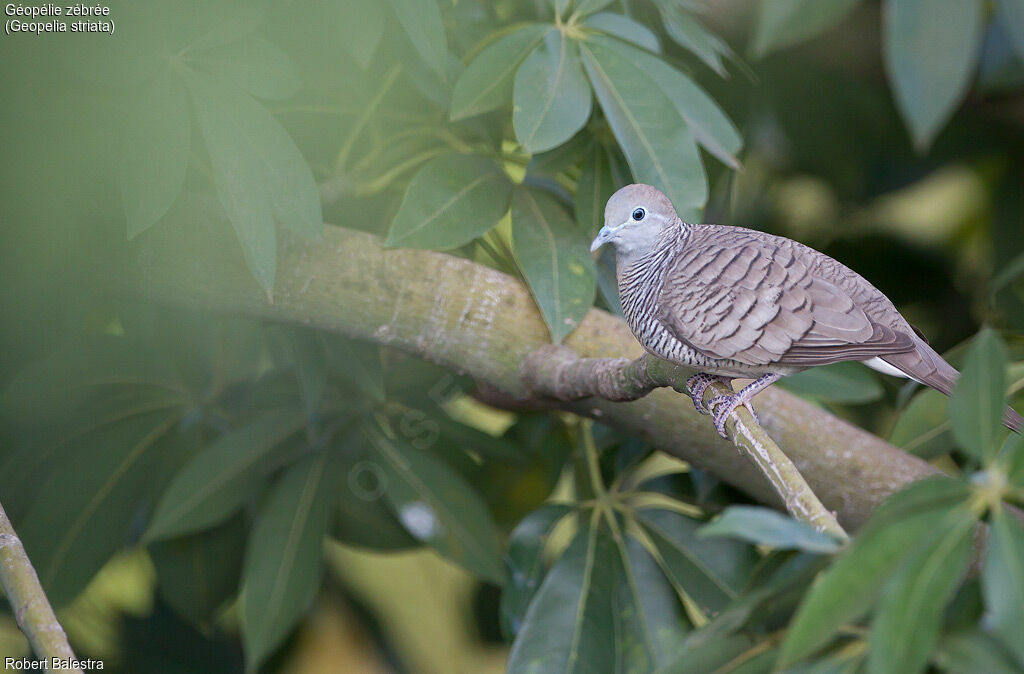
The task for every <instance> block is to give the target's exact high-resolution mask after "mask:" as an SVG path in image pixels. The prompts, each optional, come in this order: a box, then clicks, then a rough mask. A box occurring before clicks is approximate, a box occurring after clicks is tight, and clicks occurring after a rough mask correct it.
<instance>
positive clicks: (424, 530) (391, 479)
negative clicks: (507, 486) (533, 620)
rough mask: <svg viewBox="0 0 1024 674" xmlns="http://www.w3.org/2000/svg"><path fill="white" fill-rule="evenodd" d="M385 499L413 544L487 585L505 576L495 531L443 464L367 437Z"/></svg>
mask: <svg viewBox="0 0 1024 674" xmlns="http://www.w3.org/2000/svg"><path fill="white" fill-rule="evenodd" d="M371 438H372V442H373V446H374V448H375V449H376V450H377V456H378V457H379V459H380V463H379V467H380V468H381V470H382V472H383V474H384V475H385V476H386V477H387V488H386V490H385V496H386V498H387V500H388V502H389V503H390V504H391V506H392V507H393V508H394V509H395V513H396V514H397V515H398V519H399V520H401V522H402V524H403V525H405V528H406V529H407V530H408V531H409V533H411V534H412V535H413V536H414V537H415V538H416V539H418V540H420V541H422V542H424V543H426V544H428V545H430V546H431V547H433V548H434V549H435V550H437V551H438V552H439V553H441V554H442V555H444V556H445V557H447V558H448V559H450V560H452V561H453V562H455V563H456V564H459V565H460V566H462V567H463V568H465V569H466V570H468V571H470V572H471V573H474V574H476V575H477V576H478V577H480V578H484V579H486V580H488V581H490V582H492V583H495V584H499V585H500V584H501V582H502V579H503V577H504V573H503V570H502V563H501V550H500V545H499V540H498V529H497V526H496V525H495V524H494V520H493V519H492V518H491V513H490V512H489V511H488V510H487V506H486V505H485V504H484V502H483V500H482V499H481V498H480V496H479V495H478V494H477V493H476V492H475V491H474V490H473V488H472V487H471V486H469V485H468V484H466V482H465V481H464V480H463V479H462V478H461V477H459V476H458V475H457V474H455V473H454V472H453V471H452V470H451V469H450V468H449V467H448V466H447V465H446V464H444V463H442V462H441V461H439V460H437V459H435V458H434V457H433V456H431V455H430V454H429V453H427V452H424V451H421V450H418V449H414V448H412V447H410V446H409V445H407V444H405V443H404V442H400V441H394V440H390V439H388V438H385V437H383V436H381V435H380V434H379V433H376V432H372V433H371Z"/></svg>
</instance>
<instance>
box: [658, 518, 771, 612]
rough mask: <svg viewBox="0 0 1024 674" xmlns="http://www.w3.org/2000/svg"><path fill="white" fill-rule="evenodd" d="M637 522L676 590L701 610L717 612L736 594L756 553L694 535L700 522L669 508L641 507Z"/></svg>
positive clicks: (723, 541)
mask: <svg viewBox="0 0 1024 674" xmlns="http://www.w3.org/2000/svg"><path fill="white" fill-rule="evenodd" d="M639 521H640V523H641V524H642V525H643V526H644V528H645V529H646V531H647V533H648V534H649V535H650V537H651V541H652V542H653V543H654V546H655V548H656V549H657V551H658V555H659V557H660V558H661V560H660V561H661V563H662V567H663V569H664V570H665V573H666V575H668V577H669V579H670V580H672V582H673V584H674V585H675V587H676V589H677V591H682V592H685V593H686V594H687V595H688V596H689V597H690V598H691V599H693V600H694V601H695V602H697V604H698V605H699V606H700V607H701V609H702V610H704V611H720V610H722V609H723V608H724V607H725V606H726V605H727V604H728V603H729V602H730V601H732V600H733V599H735V598H736V597H737V596H738V595H739V591H740V590H741V589H742V588H743V586H744V585H745V584H746V582H747V580H748V578H749V575H750V572H751V570H752V569H753V565H754V561H755V559H756V555H755V553H754V552H753V549H752V548H750V547H749V546H747V545H745V544H742V543H739V542H737V541H730V540H724V539H723V540H707V539H700V538H698V536H697V529H698V528H699V527H700V525H701V522H699V521H698V520H693V519H690V518H689V517H687V516H686V515H682V514H680V513H677V512H672V511H670V510H645V511H643V512H642V513H640V515H639Z"/></svg>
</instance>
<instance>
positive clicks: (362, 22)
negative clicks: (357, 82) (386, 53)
mask: <svg viewBox="0 0 1024 674" xmlns="http://www.w3.org/2000/svg"><path fill="white" fill-rule="evenodd" d="M332 5H333V6H334V8H335V9H336V10H338V33H339V35H340V36H341V46H342V48H343V49H344V50H345V51H346V52H348V53H349V54H350V55H351V56H352V58H354V59H355V60H356V63H358V64H359V67H361V68H362V69H363V70H366V69H367V68H368V67H369V66H370V63H372V62H373V53H374V52H375V51H376V50H377V45H378V44H380V39H381V37H382V36H383V35H384V17H385V16H386V15H387V14H386V8H385V5H384V3H382V2H381V1H380V0H345V2H339V3H332Z"/></svg>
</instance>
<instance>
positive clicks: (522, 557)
mask: <svg viewBox="0 0 1024 674" xmlns="http://www.w3.org/2000/svg"><path fill="white" fill-rule="evenodd" d="M571 512H572V507H570V506H568V505H564V504H549V505H544V506H541V507H540V508H538V509H537V510H534V511H533V512H532V513H530V514H529V515H527V516H526V517H525V518H523V521H522V522H520V523H519V524H518V525H517V526H516V528H515V529H513V530H512V534H511V535H510V536H509V539H508V552H507V553H506V554H505V586H504V587H503V588H502V590H501V626H502V630H503V631H504V632H505V634H507V635H508V637H509V638H511V637H514V636H515V635H516V634H518V633H519V631H520V629H521V628H522V623H523V617H524V616H525V615H526V610H527V608H528V607H529V605H530V601H531V600H532V599H533V596H534V594H536V592H537V588H539V587H540V584H541V581H542V580H543V579H544V575H545V573H546V572H547V569H546V568H545V566H544V548H545V546H546V545H547V542H548V538H549V537H550V536H551V532H552V531H554V529H555V526H556V525H557V524H558V523H559V522H560V521H562V519H563V518H564V517H565V516H566V515H568V514H569V513H571Z"/></svg>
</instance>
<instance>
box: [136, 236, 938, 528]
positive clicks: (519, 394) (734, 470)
mask: <svg viewBox="0 0 1024 674" xmlns="http://www.w3.org/2000/svg"><path fill="white" fill-rule="evenodd" d="M139 239H140V241H138V243H135V244H129V245H130V246H131V248H132V253H134V255H133V256H132V257H133V258H134V259H135V264H133V265H132V267H133V269H134V272H135V273H134V274H133V275H132V276H129V277H127V278H123V279H121V281H122V283H126V284H127V285H128V287H130V288H131V289H132V290H133V291H135V292H141V293H144V294H145V295H146V296H148V297H154V298H158V299H159V298H162V299H165V300H168V301H171V302H174V303H178V304H186V305H189V306H192V307H196V308H200V307H201V308H206V309H209V310H214V311H220V312H228V313H232V314H246V315H251V316H261V317H265V318H271V319H276V320H281V321H288V322H293V323H297V324H303V325H311V326H315V327H318V328H322V329H325V330H333V331H336V332H340V333H344V334H347V335H351V336H353V337H358V338H361V339H365V340H370V341H374V342H377V343H379V344H384V345H388V346H391V347H395V348H399V349H402V350H404V351H406V352H409V353H412V354H415V355H418V356H420V357H423V358H426V359H429V360H431V361H434V362H436V363H439V364H441V365H444V366H447V367H450V368H452V369H454V370H457V371H459V372H465V373H467V374H469V375H471V376H472V377H474V378H475V379H476V380H477V381H479V382H481V383H483V384H485V385H487V386H488V387H492V388H494V389H497V390H499V391H502V392H503V393H504V394H506V395H508V396H511V397H513V398H515V399H518V400H521V401H523V402H524V403H526V402H529V403H534V404H537V405H540V406H543V407H545V408H548V409H556V408H557V409H565V410H570V411H573V412H575V413H577V414H580V415H582V416H587V417H591V418H594V419H599V420H600V421H601V422H602V423H606V424H609V425H612V426H615V427H617V428H619V429H621V430H623V431H625V432H627V433H631V434H633V435H635V436H637V437H640V438H643V439H644V440H645V441H647V442H648V443H649V444H651V445H652V446H653V447H656V448H658V449H661V450H664V451H666V452H669V453H670V454H673V455H675V456H678V457H680V458H682V459H684V460H686V461H689V462H690V463H692V464H693V465H695V466H699V467H701V468H704V469H706V470H708V471H710V472H711V473H713V474H715V475H717V476H719V477H720V478H722V479H723V480H725V481H726V482H728V483H729V484H732V485H734V486H736V487H738V488H740V489H743V490H744V491H746V492H747V493H749V494H751V495H753V496H754V497H755V498H758V499H760V500H763V501H766V502H772V503H779V499H778V497H777V496H776V495H775V493H774V491H773V490H772V488H771V487H770V486H769V485H768V483H767V482H766V481H765V480H764V478H763V477H762V475H761V473H760V471H759V470H758V469H757V467H756V466H754V465H753V464H752V463H751V462H750V461H748V460H747V459H746V458H744V457H743V456H742V455H740V454H739V453H738V452H737V451H736V450H735V448H734V447H733V446H732V445H731V444H730V443H729V442H727V441H725V440H723V439H721V438H720V437H719V436H718V433H717V432H716V431H715V429H714V427H713V426H712V425H711V424H710V423H708V421H707V418H706V417H703V416H701V415H699V414H698V413H697V412H696V411H695V410H694V409H693V405H692V404H691V403H690V401H689V399H688V398H684V397H683V396H679V395H677V394H675V393H674V392H672V391H666V390H657V391H653V392H652V393H651V394H650V395H648V396H645V397H644V398H642V399H640V400H636V401H634V402H626V403H616V402H611V401H609V400H602V399H598V398H587V399H583V400H578V401H574V402H560V401H554V400H550V399H545V400H541V399H537V398H536V397H535V398H533V399H531V398H530V395H529V393H528V391H527V389H526V387H525V386H524V384H523V382H522V379H521V377H520V370H521V367H522V364H523V361H524V359H525V358H526V357H527V356H528V355H529V354H530V352H532V351H534V350H536V349H537V348H538V347H541V346H543V345H544V344H547V343H549V342H550V336H549V334H548V331H547V328H546V327H545V325H544V322H543V320H542V319H541V317H540V314H539V313H538V311H537V309H536V307H535V306H534V303H533V300H532V298H531V297H530V294H529V292H528V291H527V290H526V288H524V287H523V285H522V284H521V283H520V282H519V281H518V280H516V279H514V278H511V277H509V276H507V275H505V274H502V273H500V272H498V271H495V270H493V269H490V268H488V267H484V266H482V265H478V264H474V263H473V262H471V261H468V260H464V259H460V258H456V257H452V256H449V255H444V254H440V253H433V252H427V251H414V250H385V249H383V248H382V247H381V243H380V240H379V239H377V238H376V237H374V236H372V235H369V234H366V233H362V232H357V231H353V230H348V229H343V228H338V227H328V228H327V229H326V232H325V234H324V238H323V240H322V241H319V242H290V243H289V245H288V246H287V247H286V250H285V251H284V252H283V253H282V255H281V256H280V259H279V264H278V272H277V279H278V280H277V285H276V287H275V289H274V302H273V303H270V302H268V300H267V297H266V294H265V293H263V292H262V290H261V289H260V288H259V287H258V286H257V285H256V283H255V282H254V281H253V280H252V277H251V276H250V274H249V272H248V271H247V270H246V268H245V266H244V263H243V262H242V255H241V252H240V250H239V248H238V244H237V242H236V241H235V239H234V236H233V233H232V232H231V231H230V230H229V229H228V228H226V227H221V226H219V225H217V226H214V223H210V222H209V221H208V220H202V219H200V218H196V219H195V221H194V222H191V221H189V220H180V221H176V222H174V226H173V227H154V228H153V229H152V230H150V231H148V232H146V233H145V234H144V235H142V236H140V237H139ZM566 346H568V347H570V348H571V349H573V350H574V351H575V352H577V353H578V354H580V355H581V356H583V357H589V358H622V357H628V358H635V357H637V356H639V355H640V354H641V351H642V350H641V349H640V347H639V345H638V344H637V342H636V340H635V339H634V338H633V336H632V334H630V332H629V330H628V328H627V327H626V326H625V324H624V323H623V321H622V320H621V319H619V318H617V317H615V316H612V315H610V314H608V313H606V312H603V311H599V310H596V309H595V310H592V311H591V312H590V313H589V314H587V316H586V318H585V319H584V320H583V321H582V323H581V325H580V326H579V328H578V329H577V330H575V331H574V332H573V333H572V334H571V335H569V337H568V338H567V340H566ZM757 407H758V415H759V417H760V420H761V424H762V425H763V427H764V428H765V430H766V431H767V432H768V434H769V435H770V436H771V438H772V439H773V440H774V441H775V442H776V443H778V444H779V445H780V446H782V447H785V448H786V452H787V454H788V455H789V457H790V458H791V459H792V460H793V463H794V464H795V465H796V467H797V468H798V469H799V471H800V473H801V474H802V475H803V476H804V477H805V478H806V480H807V482H808V484H809V485H810V486H811V488H812V489H813V490H814V493H816V494H817V495H818V497H819V498H820V499H821V501H822V502H823V503H824V504H825V506H826V507H827V508H829V509H830V510H833V511H836V512H837V513H838V517H839V521H840V522H841V523H842V524H843V525H844V526H846V527H848V528H856V527H857V526H858V525H860V524H861V523H862V522H863V521H864V520H865V519H866V518H867V516H868V515H869V514H870V513H871V511H872V510H873V509H874V507H875V506H876V505H877V504H878V503H879V502H880V501H881V500H882V499H883V498H885V497H886V496H887V495H888V494H890V493H891V492H893V491H895V490H896V489H898V488H899V487H901V486H902V485H904V484H906V483H907V482H909V481H911V480H915V479H918V478H920V477H923V476H925V475H930V474H934V473H936V472H937V471H936V469H935V468H934V467H932V466H931V465H929V464H928V463H926V462H925V461H922V460H921V459H919V458H917V457H914V456H911V455H909V454H906V453H904V452H901V451H900V450H898V449H896V448H894V447H892V446H891V445H889V444H887V443H886V442H884V441H883V440H881V439H879V438H877V437H875V436H873V435H871V434H869V433H866V432H864V431H863V430H861V429H859V428H857V427H855V426H853V425H851V424H849V423H846V422H845V421H843V420H841V419H838V418H836V417H834V416H832V415H831V414H829V413H827V412H825V411H824V410H822V409H820V408H818V407H816V406H814V405H813V404H811V403H809V402H807V401H805V400H802V399H800V398H797V397H795V396H793V395H790V394H788V393H786V392H785V391H782V390H781V389H779V388H778V387H772V388H769V389H768V390H766V391H764V392H763V393H761V394H759V395H758V398H757Z"/></svg>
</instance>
